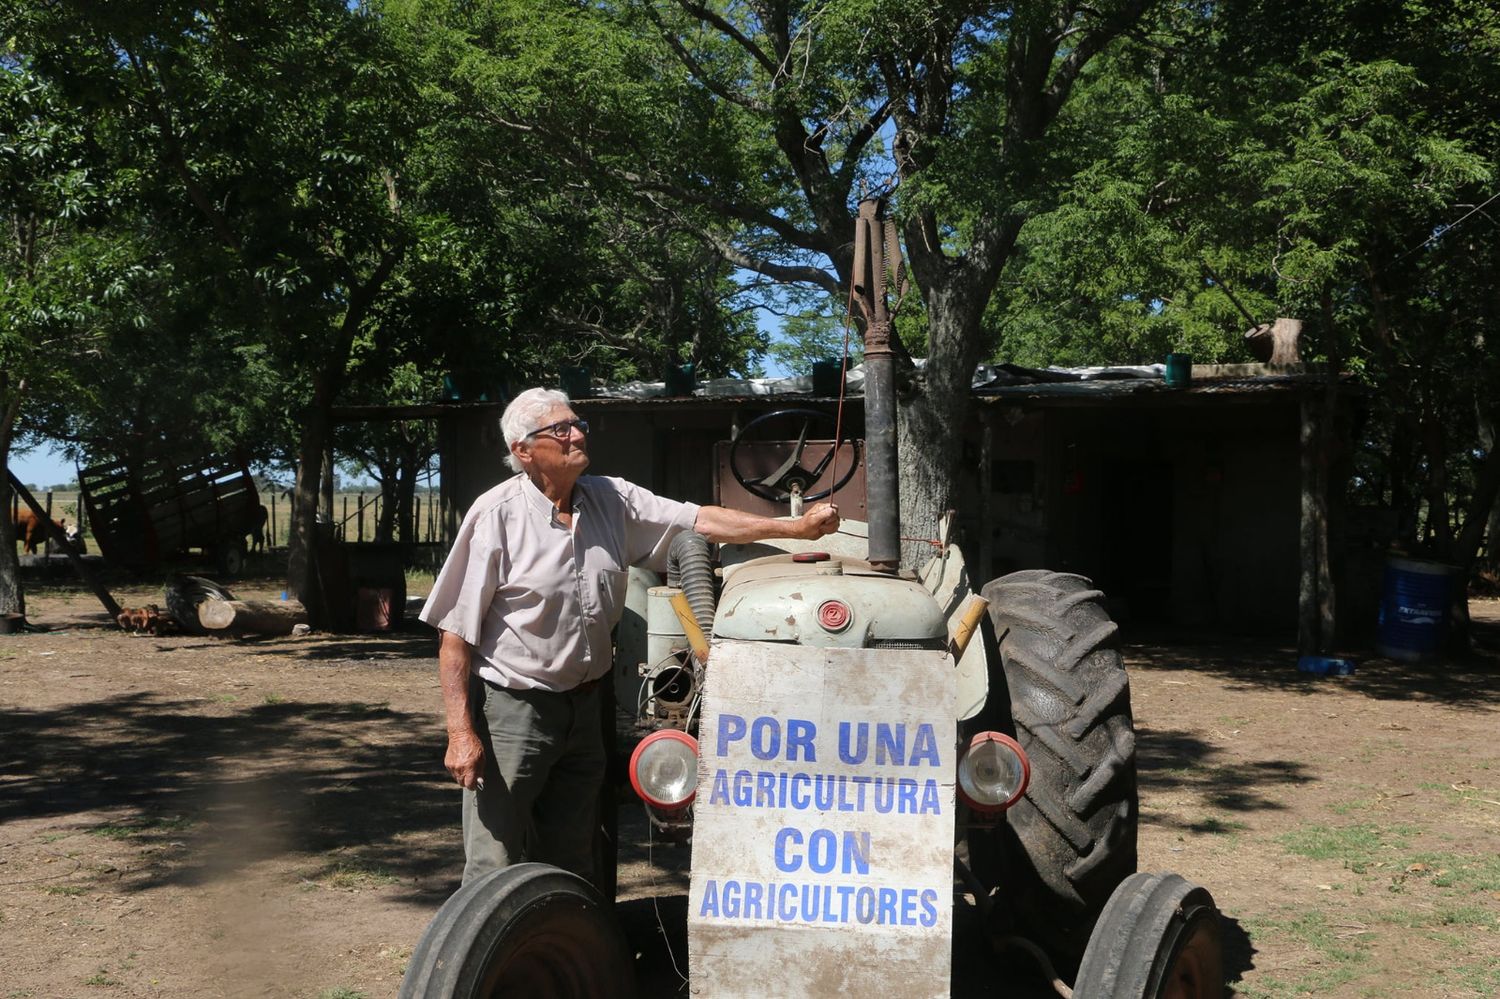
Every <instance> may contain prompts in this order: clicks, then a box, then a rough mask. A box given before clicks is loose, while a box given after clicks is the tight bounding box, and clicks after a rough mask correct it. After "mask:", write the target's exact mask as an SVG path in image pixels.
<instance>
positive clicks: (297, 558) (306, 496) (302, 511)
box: [286, 409, 329, 604]
mask: <svg viewBox="0 0 1500 999" xmlns="http://www.w3.org/2000/svg"><path fill="white" fill-rule="evenodd" d="M328 430H329V420H328V411H327V410H326V409H311V410H309V411H308V412H307V414H306V416H305V418H304V420H303V423H302V440H301V441H300V442H299V443H298V447H297V481H296V484H295V485H294V486H293V490H292V503H291V507H292V509H291V526H290V530H289V533H288V536H287V569H286V574H287V589H288V590H290V591H291V592H292V594H294V595H295V596H296V598H297V599H298V600H300V601H302V602H303V603H304V604H306V603H308V601H309V600H311V599H312V594H313V578H312V550H313V544H314V541H315V539H316V534H317V519H318V498H319V494H320V492H321V489H320V487H321V485H322V481H323V452H324V450H325V448H326V445H327V443H328Z"/></svg>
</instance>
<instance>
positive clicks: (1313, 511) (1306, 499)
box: [1297, 393, 1334, 656]
mask: <svg viewBox="0 0 1500 999" xmlns="http://www.w3.org/2000/svg"><path fill="white" fill-rule="evenodd" d="M1328 418H1329V414H1328V413H1326V412H1323V406H1322V404H1321V400H1319V398H1318V397H1317V395H1315V394H1313V393H1308V394H1306V395H1304V396H1303V397H1302V427H1301V433H1300V435H1299V437H1300V439H1299V444H1300V452H1301V453H1300V465H1301V473H1302V474H1301V492H1302V504H1301V505H1302V521H1301V531H1300V532H1299V533H1300V537H1299V545H1298V547H1299V549H1300V561H1301V566H1302V571H1301V573H1300V580H1299V583H1298V587H1297V653H1298V654H1299V655H1304V656H1310V655H1317V654H1318V653H1321V652H1326V651H1328V650H1329V645H1330V643H1331V642H1332V641H1333V639H1334V636H1333V592H1332V591H1333V582H1332V580H1333V577H1332V572H1331V570H1330V568H1329V564H1328V437H1327V435H1326V434H1325V433H1323V426H1322V423H1323V421H1324V420H1327V419H1328Z"/></svg>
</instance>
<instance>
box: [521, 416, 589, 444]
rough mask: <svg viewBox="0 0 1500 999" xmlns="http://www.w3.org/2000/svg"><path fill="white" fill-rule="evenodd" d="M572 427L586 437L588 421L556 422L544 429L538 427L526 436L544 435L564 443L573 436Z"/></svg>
mask: <svg viewBox="0 0 1500 999" xmlns="http://www.w3.org/2000/svg"><path fill="white" fill-rule="evenodd" d="M574 427H577V428H578V432H579V433H581V434H583V435H584V436H587V435H588V432H589V421H588V420H578V419H573V420H558V421H557V422H556V423H549V424H547V425H546V426H545V427H538V428H537V429H535V430H533V431H532V432H531V433H529V434H527V435H526V436H527V437H536V436H538V435H539V434H546V435H547V436H548V437H553V438H556V439H557V440H560V441H565V440H567V439H568V438H569V437H572V436H573V428H574Z"/></svg>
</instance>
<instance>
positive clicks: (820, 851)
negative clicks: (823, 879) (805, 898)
mask: <svg viewBox="0 0 1500 999" xmlns="http://www.w3.org/2000/svg"><path fill="white" fill-rule="evenodd" d="M838 847H839V841H838V838H837V837H835V836H834V835H833V830H831V829H814V830H813V831H812V835H811V836H809V837H808V838H807V866H808V867H810V868H812V869H813V871H815V872H816V873H818V874H827V873H828V872H829V871H831V870H833V865H834V864H835V863H836V862H837V859H838Z"/></svg>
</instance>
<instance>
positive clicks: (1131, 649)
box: [1122, 624, 1500, 708]
mask: <svg viewBox="0 0 1500 999" xmlns="http://www.w3.org/2000/svg"><path fill="white" fill-rule="evenodd" d="M1489 627H1490V626H1489V625H1488V624H1486V626H1485V628H1483V629H1479V628H1476V642H1475V647H1474V649H1473V650H1472V651H1470V652H1468V653H1465V654H1463V655H1459V656H1454V657H1451V658H1447V659H1442V660H1435V661H1433V662H1426V663H1407V662H1396V661H1393V660H1390V659H1380V658H1378V657H1375V656H1374V655H1373V653H1371V654H1367V655H1366V656H1364V657H1360V656H1358V655H1355V656H1352V657H1351V658H1353V659H1354V662H1355V672H1354V673H1353V674H1352V675H1350V676H1319V675H1316V674H1312V673H1301V672H1298V670H1297V652H1296V650H1295V649H1293V648H1289V647H1287V646H1284V645H1278V644H1274V643H1270V642H1263V641H1255V640H1251V639H1235V640H1221V641H1216V640H1206V639H1202V638H1197V637H1195V638H1193V639H1192V640H1191V641H1189V642H1183V643H1182V644H1178V645H1174V644H1171V643H1170V641H1168V640H1166V639H1164V638H1163V639H1161V640H1159V641H1157V640H1153V641H1152V642H1150V643H1128V644H1126V645H1125V646H1124V648H1123V649H1122V652H1123V654H1124V656H1125V665H1126V667H1127V668H1128V669H1129V670H1131V671H1132V672H1147V671H1150V670H1157V669H1171V670H1186V671H1189V672H1198V673H1202V674H1204V675H1206V676H1212V677H1216V678H1218V679H1221V680H1224V681H1226V682H1227V683H1228V685H1229V689H1231V690H1233V689H1240V688H1256V689H1266V690H1278V691H1284V692H1286V693H1289V694H1304V695H1307V696H1309V697H1311V696H1315V695H1317V694H1319V693H1322V692H1324V691H1325V690H1327V689H1328V685H1329V684H1338V685H1340V689H1342V690H1347V691H1352V692H1354V693H1358V694H1362V695H1364V696H1366V697H1369V698H1371V699H1372V700H1379V701H1431V702H1434V703H1441V704H1449V705H1453V706H1455V707H1492V708H1500V682H1497V681H1500V654H1497V652H1496V651H1493V650H1492V649H1491V648H1490V647H1489V646H1487V645H1486V644H1481V638H1482V640H1483V642H1485V643H1487V642H1488V641H1489V634H1490V632H1489ZM1497 647H1500V643H1497Z"/></svg>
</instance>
